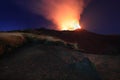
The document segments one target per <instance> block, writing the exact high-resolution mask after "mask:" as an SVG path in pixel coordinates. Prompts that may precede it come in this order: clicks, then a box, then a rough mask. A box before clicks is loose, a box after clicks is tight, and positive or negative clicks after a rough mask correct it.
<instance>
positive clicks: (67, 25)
mask: <svg viewBox="0 0 120 80" xmlns="http://www.w3.org/2000/svg"><path fill="white" fill-rule="evenodd" d="M77 29H81V26H80V24H79V21H65V22H63V24H61V29H60V30H71V31H72V30H77Z"/></svg>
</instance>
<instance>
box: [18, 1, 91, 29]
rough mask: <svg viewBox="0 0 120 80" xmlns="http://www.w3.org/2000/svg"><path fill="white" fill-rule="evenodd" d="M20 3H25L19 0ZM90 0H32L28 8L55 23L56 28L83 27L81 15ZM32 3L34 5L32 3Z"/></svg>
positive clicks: (23, 4)
mask: <svg viewBox="0 0 120 80" xmlns="http://www.w3.org/2000/svg"><path fill="white" fill-rule="evenodd" d="M19 1H20V2H19V4H20V5H22V6H25V3H24V2H22V1H21V0H19ZM89 1H90V0H50V1H49V0H38V1H36V0H30V1H29V4H28V5H27V7H26V8H28V9H29V10H30V11H32V12H33V13H36V14H38V15H42V16H44V17H45V18H46V19H48V20H50V21H51V22H53V24H55V26H52V27H51V28H52V29H55V30H76V29H81V26H80V17H81V14H82V12H83V10H84V8H85V7H86V6H87V4H88V3H89ZM31 4H32V5H31Z"/></svg>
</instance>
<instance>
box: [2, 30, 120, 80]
mask: <svg viewBox="0 0 120 80" xmlns="http://www.w3.org/2000/svg"><path fill="white" fill-rule="evenodd" d="M43 32H44V31H43ZM43 32H41V31H38V32H35V34H33V33H34V31H33V33H32V32H30V33H27V32H24V33H23V32H17V33H16V32H6V33H5V32H3V33H2V34H1V33H0V55H1V56H0V80H21V79H22V80H37V79H38V80H40V79H41V80H79V79H83V80H94V79H95V80H96V79H97V80H99V79H98V78H99V75H98V73H99V74H100V77H101V78H102V79H103V80H120V77H119V76H120V68H119V67H120V55H119V52H118V51H117V50H118V49H119V48H120V47H119V44H118V43H119V37H118V39H117V38H116V37H115V36H113V39H112V40H111V36H109V37H107V38H104V39H103V36H101V38H100V36H97V35H95V34H94V36H93V37H87V36H88V33H87V35H86V38H85V37H82V38H76V36H75V35H77V34H78V32H62V34H61V32H59V33H58V32H55V33H54V31H53V32H49V31H45V33H43ZM53 33H54V35H58V36H56V37H60V38H56V37H53V36H48V34H49V35H52V34H53ZM56 33H57V34H56ZM38 34H39V35H38ZM43 34H44V35H43ZM45 34H46V35H45ZM59 34H60V35H59ZM70 34H72V36H73V37H72V39H73V40H77V41H78V43H79V42H80V43H82V44H78V46H79V49H78V46H77V44H76V43H67V42H65V41H63V40H65V39H63V40H62V37H66V39H67V40H68V41H70V40H69V39H71V38H70V37H71V36H68V35H70ZM85 34H86V32H85V33H84V34H83V35H84V36H85ZM65 35H66V36H65ZM77 36H78V35H77ZM81 36H82V34H81ZM90 36H92V35H91V33H90ZM94 37H95V38H96V37H97V38H96V39H94V41H95V43H94V41H92V40H93V38H94ZM98 37H99V38H98ZM104 37H105V36H104ZM109 38H110V39H109ZM87 39H91V42H89V41H90V40H88V42H87V43H85V42H86V41H87ZM98 39H100V40H101V39H102V40H103V43H102V42H101V41H100V40H98ZM106 39H107V41H108V42H106ZM84 40H85V41H84ZM96 43H97V44H96ZM91 44H92V45H91ZM95 44H96V45H95ZM99 44H101V45H103V44H104V45H107V46H108V48H107V49H106V47H104V46H100V47H102V48H105V52H106V53H105V54H106V55H98V54H99V53H101V52H102V51H103V50H102V51H101V50H96V51H95V52H96V53H94V54H88V53H87V54H86V53H83V52H87V51H82V50H81V47H83V46H84V45H85V46H86V45H88V46H90V47H91V46H92V47H94V48H95V49H97V48H98V47H99ZM80 45H81V46H80ZM111 45H114V46H115V47H114V46H111ZM88 46H86V47H88ZM116 46H117V47H116ZM90 47H88V48H90ZM84 50H85V49H84ZM90 50H91V48H90ZM97 52H98V53H97ZM109 54H112V55H109ZM114 54H117V55H114ZM85 56H86V57H85ZM91 62H92V63H91ZM86 64H87V65H86ZM95 69H97V71H98V72H96V70H95Z"/></svg>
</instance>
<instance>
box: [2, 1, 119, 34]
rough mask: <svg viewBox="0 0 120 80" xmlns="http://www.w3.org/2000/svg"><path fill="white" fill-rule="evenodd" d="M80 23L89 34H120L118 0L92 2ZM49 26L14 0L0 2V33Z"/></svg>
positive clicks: (44, 20) (46, 21) (43, 18)
mask: <svg viewBox="0 0 120 80" xmlns="http://www.w3.org/2000/svg"><path fill="white" fill-rule="evenodd" d="M26 4H29V3H26ZM80 22H81V26H82V27H83V28H84V29H86V30H89V31H91V32H95V33H99V34H120V0H92V1H91V2H90V3H89V4H88V6H87V7H86V8H85V9H84V12H83V14H82V15H81V20H80ZM51 26H54V24H53V23H52V22H51V21H49V20H47V19H46V18H45V17H43V16H41V15H38V14H34V13H32V12H30V11H29V10H27V9H26V8H24V7H21V6H19V5H18V4H16V3H15V0H0V31H8V30H19V29H28V28H30V29H31V28H32V29H34V28H41V27H45V28H50V27H51Z"/></svg>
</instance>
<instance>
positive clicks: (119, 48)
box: [24, 28, 120, 54]
mask: <svg viewBox="0 0 120 80" xmlns="http://www.w3.org/2000/svg"><path fill="white" fill-rule="evenodd" d="M24 32H29V33H34V34H43V35H49V36H54V37H57V38H60V39H62V40H65V41H67V42H72V43H77V44H78V46H79V48H80V49H81V50H82V51H84V52H86V53H92V54H93V53H95V54H119V53H120V35H100V34H96V33H92V32H89V31H87V30H84V29H80V30H76V31H56V30H48V29H44V28H43V29H36V30H25V31H24Z"/></svg>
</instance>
